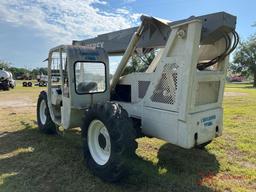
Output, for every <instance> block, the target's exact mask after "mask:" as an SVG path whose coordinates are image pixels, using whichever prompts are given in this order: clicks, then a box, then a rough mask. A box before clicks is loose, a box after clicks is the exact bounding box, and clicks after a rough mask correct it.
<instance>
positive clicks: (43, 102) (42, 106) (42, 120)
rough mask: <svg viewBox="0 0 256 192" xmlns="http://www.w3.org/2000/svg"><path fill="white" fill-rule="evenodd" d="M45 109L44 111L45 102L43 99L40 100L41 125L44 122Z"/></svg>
mask: <svg viewBox="0 0 256 192" xmlns="http://www.w3.org/2000/svg"><path fill="white" fill-rule="evenodd" d="M45 111H46V103H45V100H42V101H41V104H40V121H41V123H42V124H43V125H44V124H45V123H46V114H45Z"/></svg>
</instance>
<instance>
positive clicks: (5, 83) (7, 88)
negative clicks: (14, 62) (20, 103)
mask: <svg viewBox="0 0 256 192" xmlns="http://www.w3.org/2000/svg"><path fill="white" fill-rule="evenodd" d="M2 86H3V87H2V88H3V91H9V90H10V86H9V83H8V82H4V83H2Z"/></svg>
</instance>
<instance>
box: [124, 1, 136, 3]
mask: <svg viewBox="0 0 256 192" xmlns="http://www.w3.org/2000/svg"><path fill="white" fill-rule="evenodd" d="M123 1H124V3H134V2H135V1H136V0H123Z"/></svg>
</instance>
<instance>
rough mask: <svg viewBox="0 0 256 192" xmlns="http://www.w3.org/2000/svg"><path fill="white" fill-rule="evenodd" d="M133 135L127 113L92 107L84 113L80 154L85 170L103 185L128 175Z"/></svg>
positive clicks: (111, 106)
mask: <svg viewBox="0 0 256 192" xmlns="http://www.w3.org/2000/svg"><path fill="white" fill-rule="evenodd" d="M135 138H136V132H135V130H134V128H133V126H132V121H131V119H130V118H129V117H128V114H127V112H126V111H125V110H124V109H123V108H122V107H121V106H120V105H118V104H116V103H110V102H107V103H105V104H103V105H99V104H95V105H93V106H92V107H90V108H89V109H87V110H86V112H85V118H84V120H83V125H82V139H83V151H84V157H85V160H86V164H87V166H88V168H89V169H90V170H91V171H92V172H93V174H95V175H96V176H98V177H100V178H101V179H102V180H104V181H108V182H115V181H118V180H120V179H121V178H122V177H124V176H126V175H127V174H128V170H129V168H128V165H129V164H130V160H131V158H132V157H133V156H134V155H135V150H136V148H137V146H138V145H137V142H136V141H135Z"/></svg>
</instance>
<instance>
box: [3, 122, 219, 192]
mask: <svg viewBox="0 0 256 192" xmlns="http://www.w3.org/2000/svg"><path fill="white" fill-rule="evenodd" d="M21 124H22V126H23V127H24V128H23V129H22V130H20V131H17V132H11V133H5V134H4V135H2V136H1V137H0V155H1V156H0V157H1V158H0V191H1V192H9V191H33V192H36V191H44V192H46V191H76V192H78V191H213V190H212V189H210V188H208V187H207V186H204V185H203V184H202V183H200V179H201V177H202V176H203V175H206V174H208V173H211V174H216V173H217V172H218V170H219V163H218V161H217V160H216V158H215V156H214V155H213V154H211V153H209V152H208V151H206V150H196V149H192V150H184V149H181V148H178V147H175V146H173V145H170V144H164V145H163V146H161V147H160V150H159V151H158V156H157V158H158V159H159V160H158V163H156V164H153V163H152V162H151V161H146V160H144V159H143V157H137V158H136V159H134V160H133V161H132V162H131V167H132V168H131V170H130V176H129V177H128V178H125V179H124V180H122V181H121V182H119V183H115V184H109V183H105V182H102V181H101V180H100V179H98V178H97V177H94V176H93V175H92V174H91V173H90V172H89V171H88V170H87V168H86V167H85V166H84V161H83V157H82V150H81V147H82V146H81V141H80V132H79V131H77V130H73V131H68V132H65V133H64V134H63V136H47V135H43V134H41V133H40V132H39V131H38V130H37V129H35V128H32V127H34V125H31V124H28V123H26V122H21ZM1 179H2V183H1Z"/></svg>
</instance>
